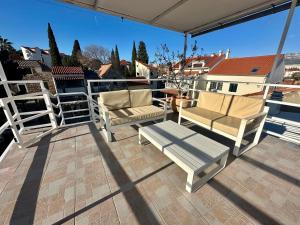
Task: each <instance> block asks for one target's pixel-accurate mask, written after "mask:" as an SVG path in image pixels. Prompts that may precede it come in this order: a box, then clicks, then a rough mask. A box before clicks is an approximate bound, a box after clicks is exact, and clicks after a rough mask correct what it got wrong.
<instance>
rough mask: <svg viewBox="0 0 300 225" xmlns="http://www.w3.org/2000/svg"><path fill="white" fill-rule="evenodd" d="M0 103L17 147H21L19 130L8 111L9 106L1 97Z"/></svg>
mask: <svg viewBox="0 0 300 225" xmlns="http://www.w3.org/2000/svg"><path fill="white" fill-rule="evenodd" d="M0 104H1V106H2V107H3V111H4V114H5V116H6V119H7V122H8V124H9V126H10V127H11V130H12V132H13V135H14V137H15V140H16V142H17V144H18V147H19V148H21V147H23V140H22V137H21V135H20V132H19V130H18V128H17V125H16V123H15V119H14V118H13V116H12V114H11V112H10V109H9V107H8V105H7V102H4V101H3V100H2V99H0ZM19 125H20V124H19ZM20 128H21V127H20Z"/></svg>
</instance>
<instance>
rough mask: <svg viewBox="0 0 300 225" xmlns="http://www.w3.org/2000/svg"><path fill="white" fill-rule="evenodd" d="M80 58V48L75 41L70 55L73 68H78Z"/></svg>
mask: <svg viewBox="0 0 300 225" xmlns="http://www.w3.org/2000/svg"><path fill="white" fill-rule="evenodd" d="M80 56H81V48H80V45H79V41H78V40H75V41H74V45H73V50H72V55H71V58H72V64H73V66H80V62H79V57H80Z"/></svg>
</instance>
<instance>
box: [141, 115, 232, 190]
mask: <svg viewBox="0 0 300 225" xmlns="http://www.w3.org/2000/svg"><path fill="white" fill-rule="evenodd" d="M144 139H147V140H148V141H150V142H151V143H152V144H153V145H154V146H156V147H157V148H158V149H159V150H160V151H161V152H163V153H164V154H165V155H166V156H167V157H168V158H170V159H171V160H172V161H173V162H175V163H176V164H177V165H178V166H179V167H180V168H182V169H183V170H184V171H185V172H186V173H187V174H188V175H187V182H186V190H187V191H188V192H193V191H195V190H197V189H198V188H200V187H201V186H202V185H204V184H205V183H206V182H207V181H208V180H209V179H211V178H212V177H214V176H215V175H216V174H217V173H219V172H220V171H221V170H222V169H223V168H224V167H225V165H226V161H227V157H228V153H229V147H227V146H224V145H222V144H220V143H218V142H216V141H214V140H212V139H210V138H208V137H205V136H203V135H201V134H199V133H197V132H195V131H192V130H190V129H188V128H186V127H183V126H181V125H179V124H177V123H175V122H173V121H170V120H168V121H164V122H161V123H157V124H154V125H150V126H146V127H141V128H139V143H140V144H142V143H143V142H144V141H145V140H144ZM211 166H212V167H213V169H211ZM207 170H209V171H207ZM199 175H201V177H200V176H199Z"/></svg>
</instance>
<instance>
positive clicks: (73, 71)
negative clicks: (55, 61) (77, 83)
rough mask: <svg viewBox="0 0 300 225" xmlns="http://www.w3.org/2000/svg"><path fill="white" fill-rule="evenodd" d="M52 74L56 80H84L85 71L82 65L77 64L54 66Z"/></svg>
mask: <svg viewBox="0 0 300 225" xmlns="http://www.w3.org/2000/svg"><path fill="white" fill-rule="evenodd" d="M52 74H53V77H54V79H56V80H82V79H84V73H83V71H82V69H81V67H75V66H54V67H52Z"/></svg>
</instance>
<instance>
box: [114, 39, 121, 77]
mask: <svg viewBox="0 0 300 225" xmlns="http://www.w3.org/2000/svg"><path fill="white" fill-rule="evenodd" d="M115 67H116V68H115V69H116V70H117V71H120V72H121V65H120V56H119V50H118V46H117V45H116V47H115Z"/></svg>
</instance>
